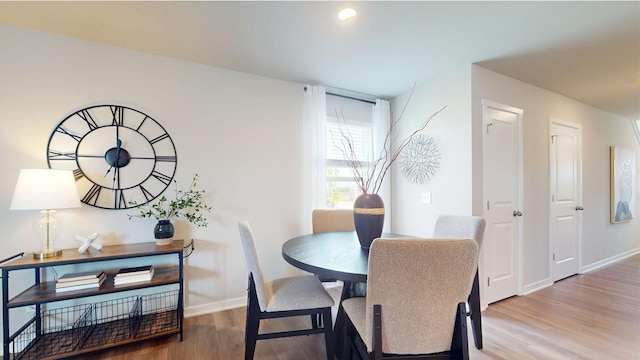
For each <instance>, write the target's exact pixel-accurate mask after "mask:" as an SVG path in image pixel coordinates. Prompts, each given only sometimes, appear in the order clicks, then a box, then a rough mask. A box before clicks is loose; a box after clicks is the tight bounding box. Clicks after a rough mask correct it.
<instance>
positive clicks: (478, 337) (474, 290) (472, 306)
mask: <svg viewBox="0 0 640 360" xmlns="http://www.w3.org/2000/svg"><path fill="white" fill-rule="evenodd" d="M468 302H469V310H470V313H471V314H470V315H471V329H472V330H473V341H474V343H475V345H476V349H482V315H481V314H480V280H479V278H478V270H476V276H475V277H474V278H473V286H472V287H471V294H470V295H469V300H468Z"/></svg>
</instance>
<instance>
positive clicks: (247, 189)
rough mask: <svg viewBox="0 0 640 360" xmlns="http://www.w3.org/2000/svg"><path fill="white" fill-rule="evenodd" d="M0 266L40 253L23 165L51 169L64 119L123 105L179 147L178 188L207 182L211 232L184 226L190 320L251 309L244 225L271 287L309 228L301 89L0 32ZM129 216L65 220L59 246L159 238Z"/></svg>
mask: <svg viewBox="0 0 640 360" xmlns="http://www.w3.org/2000/svg"><path fill="white" fill-rule="evenodd" d="M0 43H1V44H2V47H0V109H2V112H1V113H0V117H1V119H0V149H1V150H0V152H1V153H2V163H3V165H4V168H3V172H4V176H3V177H2V178H1V179H0V182H1V184H2V188H3V189H4V191H2V192H0V215H1V216H0V219H1V220H0V224H1V225H2V229H4V234H3V236H2V240H0V241H1V242H2V243H1V246H0V258H5V257H8V256H11V255H13V254H15V253H18V252H21V251H33V250H36V249H37V247H38V245H37V241H36V239H35V238H34V236H33V234H32V232H31V223H32V222H33V221H34V220H35V219H36V218H37V216H38V212H37V211H10V210H8V209H9V204H10V202H11V197H12V194H13V189H14V187H15V182H16V179H17V176H18V172H19V170H20V169H21V168H46V167H47V163H46V156H45V154H46V145H47V140H48V138H49V135H50V133H51V131H52V129H53V128H54V126H55V125H56V124H57V123H58V121H60V120H61V119H63V118H64V117H65V116H66V115H68V114H69V113H71V112H74V111H76V110H79V109H81V108H84V107H87V106H90V105H97V104H112V103H114V104H123V105H126V106H129V107H132V108H135V109H138V110H140V111H142V112H144V113H146V114H149V115H150V116H152V117H153V118H155V119H156V120H157V121H158V122H160V123H161V124H162V125H163V126H164V127H165V128H166V129H167V131H168V132H169V134H170V135H171V137H172V139H173V140H174V142H175V145H176V149H177V153H178V168H177V173H176V179H177V180H178V181H180V182H183V183H186V182H188V181H190V179H191V177H192V176H193V174H194V173H198V174H200V177H201V182H200V184H201V186H202V187H204V188H206V189H207V190H208V194H209V196H208V200H209V203H210V204H211V205H212V206H213V214H212V215H211V216H210V219H211V222H210V225H209V227H208V228H204V229H196V228H195V227H194V228H191V227H189V226H188V225H185V224H184V223H178V224H177V225H176V237H177V238H185V239H189V238H192V237H193V238H195V239H196V245H195V246H196V250H195V252H194V253H193V255H191V256H190V257H189V258H187V259H186V263H185V264H186V270H185V271H186V282H185V285H186V297H185V305H186V312H187V315H189V314H194V313H198V312H202V311H211V310H215V309H221V308H225V307H228V306H237V305H242V304H244V303H245V302H246V282H247V273H246V265H245V261H244V257H243V254H242V248H241V245H240V240H239V236H238V230H237V223H238V221H239V220H241V219H245V218H246V219H248V220H249V221H250V222H251V223H252V225H253V227H254V231H255V233H256V236H257V241H258V251H259V252H260V253H261V254H260V255H261V256H262V259H263V260H264V261H263V265H264V272H265V274H266V276H267V278H272V277H276V276H284V275H288V274H291V273H297V272H298V271H297V270H296V269H295V268H293V267H292V266H290V265H288V264H287V263H286V262H285V261H284V260H283V259H282V256H281V253H280V251H281V244H282V243H283V242H284V241H286V240H287V239H289V238H291V237H293V236H297V235H299V234H301V233H303V232H310V230H311V229H303V228H302V226H301V225H300V224H299V221H300V217H301V215H300V214H301V208H302V206H301V204H302V198H301V196H302V187H301V181H300V179H301V162H302V160H301V155H300V149H301V126H300V116H301V113H302V91H303V90H302V86H301V85H300V84H295V83H289V82H284V81H278V80H273V79H267V78H263V77H258V76H253V75H248V74H244V73H239V72H234V71H228V70H223V69H218V68H213V67H208V66H203V65H198V64H193V63H188V62H183V61H178V60H173V59H168V58H163V57H159V56H154V55H148V54H143V53H139V52H134V51H130V50H125V49H121V48H115V47H110V46H105V45H100V44H96V43H91V42H85V41H80V40H75V39H70V38H64V37H59V36H55V35H50V34H44V33H38V32H33V31H28V30H22V29H18V28H14V27H9V26H4V25H0ZM127 213H134V211H133V210H129V211H127V210H117V211H116V210H103V209H96V208H93V207H90V206H87V205H83V206H82V208H80V209H69V210H61V211H59V217H60V218H61V219H62V220H63V221H64V223H65V229H64V233H63V234H62V236H61V237H60V239H59V242H58V245H59V246H58V247H60V248H71V247H76V246H77V244H76V242H75V241H73V240H72V238H73V236H74V235H78V234H80V235H88V234H90V233H92V232H94V231H97V232H99V233H100V234H101V238H100V241H102V242H103V243H104V244H122V243H136V242H144V241H152V240H153V235H152V231H153V226H154V225H155V222H154V221H152V220H140V219H134V220H128V217H127Z"/></svg>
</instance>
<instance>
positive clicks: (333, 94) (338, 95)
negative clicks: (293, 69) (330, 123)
mask: <svg viewBox="0 0 640 360" xmlns="http://www.w3.org/2000/svg"><path fill="white" fill-rule="evenodd" d="M304 91H307V87H306V86H305V87H304ZM325 94H327V95H331V96H336V97H341V98H344V99H349V100H356V101H362V102H366V103H369V104H373V105H375V104H376V102H375V101H371V100H365V99H360V98H357V97H353V96H348V95H342V94H336V93H332V92H325Z"/></svg>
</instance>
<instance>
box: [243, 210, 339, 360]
mask: <svg viewBox="0 0 640 360" xmlns="http://www.w3.org/2000/svg"><path fill="white" fill-rule="evenodd" d="M238 229H239V230H240V239H241V240H242V247H243V249H244V255H245V258H246V261H247V267H248V269H249V285H248V289H247V291H248V296H247V320H246V330H245V354H244V358H245V360H251V359H253V355H254V353H255V349H256V342H257V340H262V339H272V338H280V337H289V336H299V335H311V334H319V333H324V340H325V347H326V351H327V359H328V360H332V359H333V358H334V357H333V352H334V350H333V346H334V339H333V331H332V327H331V326H330V324H331V307H332V306H333V304H334V301H333V299H332V298H331V296H330V295H329V293H327V291H326V290H325V288H324V287H323V286H322V284H321V283H320V281H319V280H318V278H317V277H315V276H314V275H301V276H294V277H287V278H281V279H276V280H273V281H268V282H267V281H265V280H264V277H263V275H262V270H261V269H260V261H259V260H258V253H257V250H256V244H255V240H254V237H253V232H252V230H251V226H250V225H249V223H248V222H247V221H242V222H240V223H239V224H238ZM301 315H310V316H311V318H312V319H314V318H315V317H320V318H321V319H322V321H321V323H323V324H329V326H322V325H318V324H313V322H312V325H313V326H312V328H311V329H302V330H291V331H281V332H275V333H259V327H260V320H261V319H270V318H279V317H291V316H301ZM325 319H328V320H325Z"/></svg>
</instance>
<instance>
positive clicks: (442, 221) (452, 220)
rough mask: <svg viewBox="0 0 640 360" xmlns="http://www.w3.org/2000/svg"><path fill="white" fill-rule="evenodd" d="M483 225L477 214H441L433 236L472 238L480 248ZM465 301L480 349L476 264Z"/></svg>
mask: <svg viewBox="0 0 640 360" xmlns="http://www.w3.org/2000/svg"><path fill="white" fill-rule="evenodd" d="M485 225H486V222H485V220H484V219H483V218H482V217H479V216H468V215H449V214H443V215H440V216H439V217H438V219H437V220H436V224H435V226H434V229H433V237H435V238H441V239H474V240H475V241H476V242H477V243H478V248H480V247H481V246H482V238H483V237H484V228H485ZM467 301H468V303H469V311H468V312H467V315H468V316H469V317H470V318H471V328H472V330H473V340H474V343H475V345H476V348H477V349H482V315H481V312H480V279H479V278H478V268H477V265H476V274H475V277H474V278H473V286H472V288H471V293H470V294H469V298H468V299H467Z"/></svg>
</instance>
